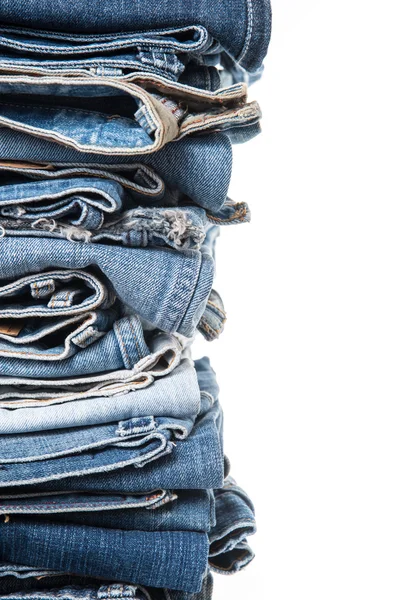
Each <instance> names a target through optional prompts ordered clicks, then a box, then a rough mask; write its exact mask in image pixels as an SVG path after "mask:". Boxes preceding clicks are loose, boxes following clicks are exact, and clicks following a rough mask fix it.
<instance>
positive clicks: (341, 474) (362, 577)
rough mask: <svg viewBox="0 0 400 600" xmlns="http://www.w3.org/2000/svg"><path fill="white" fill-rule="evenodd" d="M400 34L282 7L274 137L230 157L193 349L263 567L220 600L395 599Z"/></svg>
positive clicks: (367, 3)
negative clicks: (206, 369) (211, 280)
mask: <svg viewBox="0 0 400 600" xmlns="http://www.w3.org/2000/svg"><path fill="white" fill-rule="evenodd" d="M399 23H400V7H399V4H398V2H396V1H395V0H392V1H388V0H380V2H372V1H371V0H363V1H361V0H335V1H330V2H328V1H326V0H319V1H316V0H315V1H312V0H302V1H301V2H300V1H299V0H297V1H295V0H275V2H274V5H273V34H272V41H271V46H270V52H269V54H268V57H267V60H266V71H265V76H264V80H263V82H262V83H260V84H257V86H254V87H253V88H252V90H251V95H252V97H257V99H258V100H259V101H260V104H261V106H262V109H263V113H264V120H263V129H264V131H263V135H261V136H260V137H258V138H257V139H256V140H254V141H252V142H251V143H248V144H246V145H245V146H243V147H237V148H236V149H235V157H236V160H235V165H234V166H235V170H234V177H233V182H232V187H231V196H232V198H234V199H235V200H237V201H239V200H246V201H248V202H249V204H250V205H251V209H252V216H253V220H252V223H251V224H250V225H242V226H237V227H231V228H227V229H224V230H223V232H222V235H221V237H220V239H219V241H218V248H217V250H218V257H217V258H218V262H217V269H218V273H217V284H216V288H217V289H218V290H219V291H220V293H221V294H222V295H223V298H224V301H225V305H226V308H227V310H228V313H229V319H228V322H227V326H226V331H225V333H224V334H223V336H222V337H221V339H220V340H219V341H217V342H214V343H213V344H206V343H205V342H204V343H202V342H198V343H197V356H200V355H201V353H202V352H203V353H208V354H209V356H210V357H211V359H212V362H213V365H214V368H215V370H216V371H217V375H218V377H219V383H220V387H221V400H222V403H223V406H224V410H225V415H226V423H225V425H226V433H225V439H226V451H227V453H228V454H229V456H230V458H231V462H232V474H233V475H234V477H235V478H236V479H237V481H238V482H239V483H240V484H241V485H242V486H243V487H244V488H245V489H246V490H247V491H248V493H249V494H250V495H251V496H252V498H253V500H254V502H255V504H256V509H257V517H258V527H259V532H258V535H257V536H255V537H254V538H252V540H251V541H252V544H253V547H254V549H255V550H256V552H257V558H256V559H255V561H254V562H253V563H252V564H251V565H250V566H249V567H248V568H247V569H246V570H245V571H244V572H243V573H241V574H238V575H236V576H234V577H223V576H216V577H215V579H216V584H215V588H216V589H215V599H216V600H239V599H240V600H247V599H253V598H254V599H257V600H260V599H262V600H263V599H264V598H265V599H268V600H298V599H300V598H306V599H307V600H314V599H315V600H327V599H331V598H332V599H334V600H339V599H340V600H343V599H349V600H350V599H351V600H354V599H362V600H366V599H374V600H375V599H376V600H391V599H396V600H399V598H400V485H399V477H400V395H399V387H400V386H399V364H400V360H399V358H400V357H399V347H400V285H399V277H400V204H399V202H400V195H399V180H398V173H399V145H400V127H399V110H400V102H399V101H400V97H399V86H400V82H399V62H400V43H399Z"/></svg>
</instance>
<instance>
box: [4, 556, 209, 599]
mask: <svg viewBox="0 0 400 600" xmlns="http://www.w3.org/2000/svg"><path fill="white" fill-rule="evenodd" d="M9 567H11V568H12V569H14V570H13V575H9V576H3V577H2V573H1V563H0V594H2V596H0V598H2V600H57V599H58V600H126V599H127V598H130V599H131V600H211V597H212V591H213V579H212V575H211V573H210V572H208V573H207V575H206V577H205V578H204V579H203V582H202V588H201V591H200V592H197V593H196V592H195V593H190V592H189V593H188V592H182V591H178V590H171V589H165V588H164V589H163V588H149V587H146V588H144V587H143V586H137V585H135V586H132V585H128V584H122V583H111V584H107V585H104V584H102V585H100V583H102V582H98V581H96V580H95V579H90V578H87V577H86V578H84V577H77V576H73V575H59V574H57V573H54V574H49V573H48V572H44V574H43V573H42V574H41V575H40V576H39V579H34V578H26V577H24V578H23V577H21V574H23V569H24V568H23V567H21V566H19V565H9V566H7V567H6V568H9ZM38 572H39V571H38ZM25 573H26V571H25ZM39 573H40V572H39Z"/></svg>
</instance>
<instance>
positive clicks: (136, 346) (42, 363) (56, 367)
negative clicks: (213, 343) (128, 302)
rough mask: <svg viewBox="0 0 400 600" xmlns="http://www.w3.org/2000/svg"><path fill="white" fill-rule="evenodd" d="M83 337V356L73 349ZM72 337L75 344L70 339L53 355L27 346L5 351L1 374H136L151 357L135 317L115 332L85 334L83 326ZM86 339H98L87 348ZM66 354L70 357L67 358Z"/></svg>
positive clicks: (52, 351)
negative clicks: (124, 370)
mask: <svg viewBox="0 0 400 600" xmlns="http://www.w3.org/2000/svg"><path fill="white" fill-rule="evenodd" d="M104 321H105V317H104V319H103V324H102V325H101V326H103V325H104ZM106 325H107V323H106ZM80 333H82V343H81V348H80V351H79V352H77V353H74V352H73V351H72V348H71V345H72V342H73V341H74V340H75V344H74V346H77V345H78V343H79V337H78V336H79V334H80ZM72 335H73V336H74V337H73V338H72V340H70V339H68V338H66V340H65V347H64V348H62V349H60V348H51V349H50V351H49V349H48V348H47V347H45V348H46V349H45V350H41V349H35V351H36V356H34V355H33V351H32V348H30V347H26V346H25V347H22V349H19V348H18V346H16V347H15V349H13V350H10V349H9V348H8V349H2V351H1V352H0V354H1V355H3V356H5V352H7V356H6V357H4V358H2V359H1V362H0V374H1V375H5V376H12V375H13V374H15V375H21V376H25V377H35V378H38V379H40V380H45V379H49V378H50V379H51V378H55V377H70V376H75V377H76V376H78V375H86V374H92V373H99V372H105V371H111V370H113V371H115V370H118V369H123V368H125V369H129V370H132V369H134V368H135V366H136V365H137V363H138V362H139V361H141V360H142V359H143V358H144V357H145V356H147V355H148V354H150V350H149V348H148V346H147V344H146V341H145V338H144V333H143V329H142V325H141V323H140V320H139V319H138V318H137V317H136V316H134V315H131V316H130V317H124V318H123V319H119V320H118V321H115V323H114V324H113V326H112V328H111V329H110V330H109V331H107V332H104V333H103V332H102V331H101V330H100V331H99V332H96V330H95V329H94V327H93V329H91V328H90V326H89V327H88V328H87V329H86V330H85V329H84V326H81V328H80V330H79V329H78V330H76V331H74V332H73V334H72ZM85 336H91V337H92V338H95V339H93V341H92V343H91V344H90V345H87V346H85V344H84V342H85ZM96 338H97V339H96ZM1 345H2V344H0V347H1ZM56 352H58V353H59V354H60V353H61V352H63V354H64V357H63V360H58V361H55V358H58V357H59V356H57V355H56ZM24 353H25V355H24ZM46 353H47V355H46ZM10 354H11V356H10ZM66 354H68V357H66V356H65V355H66ZM27 358H30V359H31V360H27Z"/></svg>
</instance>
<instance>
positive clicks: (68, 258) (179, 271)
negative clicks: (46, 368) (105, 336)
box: [0, 237, 213, 376]
mask: <svg viewBox="0 0 400 600" xmlns="http://www.w3.org/2000/svg"><path fill="white" fill-rule="evenodd" d="M0 252H1V256H2V260H1V263H0V280H1V279H6V280H9V279H15V278H17V277H22V276H24V275H26V274H28V273H30V272H31V271H32V270H35V271H44V270H45V269H48V268H57V267H58V268H64V269H65V268H67V269H68V268H73V269H85V268H87V267H89V266H91V267H94V266H96V267H97V268H99V269H100V270H101V271H102V272H103V274H104V276H105V277H107V279H108V280H109V281H110V282H111V284H112V285H113V288H114V290H115V291H116V293H117V295H118V296H119V298H120V300H121V301H123V302H124V303H125V304H126V305H127V306H128V307H130V308H131V309H132V310H134V311H136V312H137V313H138V314H139V315H140V316H141V317H143V318H144V319H146V320H147V321H149V322H150V323H152V324H153V325H154V326H155V327H159V328H160V329H163V330H165V331H179V332H180V333H182V334H183V335H187V336H190V335H192V334H193V333H194V330H195V327H196V325H197V323H198V321H199V320H200V318H201V315H202V313H203V312H204V309H205V306H206V303H207V298H208V296H209V294H210V292H211V285H212V278H213V261H212V259H211V257H210V256H209V254H208V253H207V251H206V250H204V251H202V252H199V251H195V250H186V251H183V252H174V251H170V250H167V249H156V248H146V249H137V248H119V247H114V246H106V245H103V244H85V243H78V242H70V241H68V240H55V239H47V238H46V239H42V238H41V239H35V238H29V239H27V238H9V237H6V238H2V239H0ZM102 342H103V340H100V342H98V343H100V344H101V343H102ZM111 368H121V366H119V367H111ZM106 370H109V369H106ZM4 374H5V373H4ZM7 374H8V373H7ZM70 374H73V373H70ZM26 376H29V374H27V375H26Z"/></svg>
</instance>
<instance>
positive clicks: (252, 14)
mask: <svg viewBox="0 0 400 600" xmlns="http://www.w3.org/2000/svg"><path fill="white" fill-rule="evenodd" d="M0 22H1V23H4V24H10V25H16V26H18V27H21V26H22V27H29V28H32V29H44V30H53V31H57V30H58V31H60V30H61V31H66V32H87V33H93V32H94V33H98V32H120V31H124V32H130V31H138V32H142V31H149V30H150V31H151V30H154V29H156V30H159V29H161V28H168V27H171V26H173V27H185V26H192V25H194V24H199V25H202V26H203V27H205V28H206V29H207V31H208V32H209V33H210V35H211V36H213V37H214V38H215V39H216V40H217V41H218V42H219V43H220V44H221V45H222V47H223V48H224V49H225V50H226V52H227V53H228V54H229V55H231V56H232V57H233V58H234V59H235V61H236V62H238V63H239V64H240V65H241V66H242V67H243V68H245V69H248V70H249V71H255V70H257V69H258V68H259V67H260V66H261V63H262V61H263V59H264V57H265V55H266V53H267V49H268V44H269V39H270V34H271V7H270V4H269V0H220V1H219V2H218V3H215V2H211V1H210V0H209V1H207V2H204V3H201V4H198V3H193V2H187V1H185V0H176V1H175V2H174V3H173V4H172V5H171V3H170V2H168V1H167V0H161V1H159V2H157V3H156V4H154V3H153V2H143V3H142V2H141V3H130V2H129V3H127V2H125V0H110V1H109V2H108V3H107V5H105V4H104V3H103V2H102V1H101V0H81V2H79V3H73V4H72V5H71V4H66V3H62V4H60V3H57V4H56V5H54V6H50V7H49V5H48V4H47V3H46V2H45V1H44V0H24V2H22V1H21V0H3V2H2V3H1V6H0Z"/></svg>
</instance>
